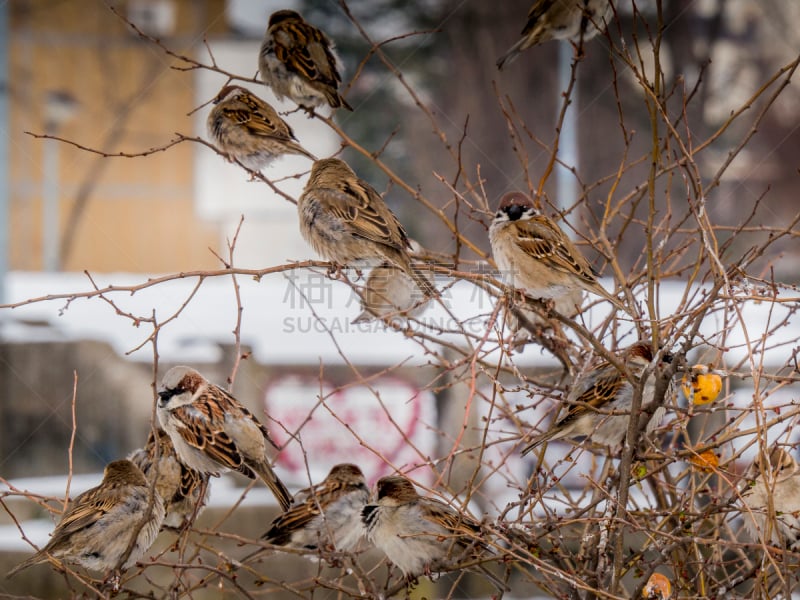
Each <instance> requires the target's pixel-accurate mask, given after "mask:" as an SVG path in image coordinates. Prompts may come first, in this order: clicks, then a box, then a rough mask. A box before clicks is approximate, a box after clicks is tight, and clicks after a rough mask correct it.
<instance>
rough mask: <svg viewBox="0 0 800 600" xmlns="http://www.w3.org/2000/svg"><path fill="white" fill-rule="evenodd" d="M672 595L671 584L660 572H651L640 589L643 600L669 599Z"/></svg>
mask: <svg viewBox="0 0 800 600" xmlns="http://www.w3.org/2000/svg"><path fill="white" fill-rule="evenodd" d="M671 597H672V584H671V583H670V582H669V579H667V578H666V576H664V575H662V574H661V573H653V574H652V575H650V578H649V579H648V580H647V583H646V584H645V586H644V588H643V589H642V598H644V599H645V600H669V598H671Z"/></svg>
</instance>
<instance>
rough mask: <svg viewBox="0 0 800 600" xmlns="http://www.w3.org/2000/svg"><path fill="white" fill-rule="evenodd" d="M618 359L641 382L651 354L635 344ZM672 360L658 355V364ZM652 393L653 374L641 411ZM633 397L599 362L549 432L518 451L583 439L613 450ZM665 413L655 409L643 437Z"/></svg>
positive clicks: (630, 388)
mask: <svg viewBox="0 0 800 600" xmlns="http://www.w3.org/2000/svg"><path fill="white" fill-rule="evenodd" d="M622 359H623V361H624V362H625V365H626V366H627V368H628V369H629V370H630V372H631V374H632V375H633V376H634V377H636V378H637V379H641V376H642V372H643V371H644V369H645V368H646V367H647V366H648V365H650V364H651V363H652V362H653V350H652V348H651V346H650V343H649V342H637V343H635V344H633V345H632V346H629V347H628V348H626V349H625V351H624V352H623V354H622ZM672 359H673V357H672V355H671V354H670V353H668V352H663V353H662V354H661V362H662V363H666V364H668V363H670V362H672ZM654 393H655V374H654V373H651V374H650V376H649V377H648V378H647V380H646V381H645V382H644V386H643V390H642V403H641V406H642V407H644V406H647V405H648V404H650V403H651V402H652V401H653V395H654ZM668 393H669V392H668ZM633 394H634V386H633V385H632V384H631V382H630V381H629V380H628V378H627V377H625V375H624V374H623V373H621V372H619V371H618V370H617V368H616V367H615V366H613V365H612V364H611V363H608V362H605V361H603V362H602V363H601V364H600V365H598V366H597V367H596V368H594V369H592V370H591V371H589V372H588V373H587V374H586V375H585V376H584V377H583V378H582V379H580V380H579V381H578V382H577V383H576V384H575V387H574V388H573V390H572V392H571V393H570V394H569V395H568V397H567V404H568V406H569V408H568V410H567V414H566V415H564V416H563V417H562V418H561V419H559V420H558V422H557V423H556V424H555V425H554V426H553V427H552V428H551V429H550V431H548V432H546V433H544V434H542V435H539V436H537V437H535V438H533V440H531V441H530V442H529V443H528V444H527V445H526V446H525V448H524V449H523V450H522V454H523V456H524V455H525V454H528V453H529V452H531V451H532V450H534V449H535V448H536V447H537V446H539V445H540V444H543V443H544V442H546V441H548V440H560V439H562V438H570V439H574V438H578V437H585V438H587V439H589V440H590V441H591V442H592V443H593V444H596V445H602V446H608V447H611V448H614V447H617V446H618V445H620V444H621V443H622V442H623V440H624V439H625V435H626V434H627V432H628V420H629V418H630V409H631V404H632V402H633ZM665 410H666V409H665V408H664V407H663V406H659V407H658V408H656V410H655V411H654V412H653V415H652V416H651V417H650V421H649V422H648V424H647V428H646V433H650V432H651V431H652V430H653V429H655V427H656V426H657V425H658V424H659V423H660V422H661V419H662V418H663V416H664V412H665ZM626 412H627V413H628V414H625V413H626ZM611 413H613V414H611ZM618 413H622V414H618Z"/></svg>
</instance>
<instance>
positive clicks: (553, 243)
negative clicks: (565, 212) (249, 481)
mask: <svg viewBox="0 0 800 600" xmlns="http://www.w3.org/2000/svg"><path fill="white" fill-rule="evenodd" d="M517 232H518V244H519V247H520V248H521V249H522V250H523V251H524V252H525V253H526V254H528V255H529V256H531V257H532V258H534V259H536V260H539V261H543V262H546V263H548V264H549V265H550V266H552V267H553V268H555V269H557V270H559V271H561V272H564V273H570V274H572V275H576V276H578V277H580V278H581V279H583V280H585V281H587V282H589V283H594V282H596V281H597V279H596V277H595V274H594V271H592V267H591V266H590V265H589V263H588V262H587V261H586V259H585V258H584V257H583V255H582V254H581V253H580V251H579V250H578V249H577V248H576V247H575V246H574V245H573V244H572V242H570V241H569V238H567V237H566V236H564V235H563V234H561V233H560V232H558V231H554V230H553V226H552V225H551V224H550V223H548V222H547V221H546V220H544V219H536V218H534V219H530V220H529V221H518V222H517Z"/></svg>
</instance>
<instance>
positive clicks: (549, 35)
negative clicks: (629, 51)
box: [497, 0, 614, 69]
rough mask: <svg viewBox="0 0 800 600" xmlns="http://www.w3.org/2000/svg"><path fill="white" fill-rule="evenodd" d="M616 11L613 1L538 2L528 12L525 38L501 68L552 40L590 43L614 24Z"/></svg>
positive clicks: (501, 60) (500, 62)
mask: <svg viewBox="0 0 800 600" xmlns="http://www.w3.org/2000/svg"><path fill="white" fill-rule="evenodd" d="M613 15H614V9H613V7H612V5H611V2H609V0H536V2H534V3H533V6H531V8H530V10H529V11H528V20H527V22H526V23H525V27H524V28H523V29H522V33H521V35H522V38H521V39H520V40H519V41H518V42H517V43H516V44H514V45H513V46H511V48H510V49H509V50H508V52H506V53H505V54H504V55H503V56H501V57H500V58H499V59H498V61H497V68H498V69H502V68H503V67H504V66H505V65H507V64H509V63H511V62H512V61H513V60H514V59H516V58H517V56H519V54H520V53H521V52H523V51H524V50H527V49H528V48H530V47H531V46H536V45H537V44H541V43H543V42H547V41H549V40H570V41H571V42H572V43H573V44H579V43H580V42H581V35H583V41H584V42H587V41H589V40H590V39H592V38H593V37H594V36H596V35H597V34H598V33H600V32H601V31H605V29H606V26H607V25H608V24H609V23H610V22H611V19H612V17H613Z"/></svg>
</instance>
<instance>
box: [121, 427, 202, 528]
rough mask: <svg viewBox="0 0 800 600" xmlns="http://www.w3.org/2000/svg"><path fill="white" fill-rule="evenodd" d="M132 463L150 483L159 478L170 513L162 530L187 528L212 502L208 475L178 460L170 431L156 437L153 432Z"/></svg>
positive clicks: (159, 488) (133, 456) (133, 454)
mask: <svg viewBox="0 0 800 600" xmlns="http://www.w3.org/2000/svg"><path fill="white" fill-rule="evenodd" d="M128 459H129V460H130V461H131V462H133V464H135V465H136V466H137V467H139V468H140V469H141V470H142V473H144V476H145V477H147V479H148V481H150V482H152V481H153V478H154V477H155V478H156V492H158V495H159V496H161V499H162V500H163V501H164V508H165V509H166V511H167V514H166V516H165V517H164V522H163V524H162V525H161V526H162V528H163V527H171V528H173V529H179V528H182V527H185V526H186V525H188V524H189V523H190V521H191V519H192V517H193V516H196V515H199V514H200V513H201V512H202V509H203V507H204V505H205V503H206V502H207V501H208V492H209V483H208V475H206V474H204V473H200V472H199V471H195V470H194V469H190V468H189V467H187V466H186V465H185V464H183V463H182V462H181V461H180V460H179V459H178V455H177V453H176V452H175V448H174V446H173V445H172V440H171V439H170V437H169V435H167V432H166V431H164V430H163V429H159V430H158V431H157V434H156V435H153V431H152V430H151V431H150V435H149V436H147V443H146V444H145V446H144V448H139V449H138V450H134V451H133V452H131V454H130V456H128ZM201 494H202V498H201V497H200V496H201ZM195 513H196V514H195Z"/></svg>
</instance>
